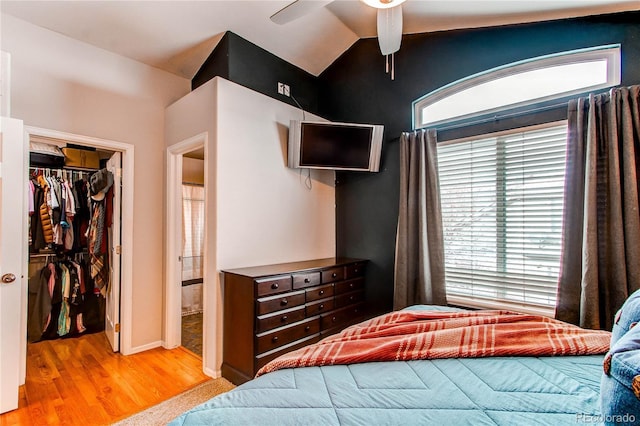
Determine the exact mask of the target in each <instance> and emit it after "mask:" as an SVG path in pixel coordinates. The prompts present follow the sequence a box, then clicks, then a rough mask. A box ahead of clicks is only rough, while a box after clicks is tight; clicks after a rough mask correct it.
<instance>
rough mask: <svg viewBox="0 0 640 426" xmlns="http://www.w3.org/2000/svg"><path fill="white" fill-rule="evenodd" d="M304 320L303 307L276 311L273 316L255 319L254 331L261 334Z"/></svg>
mask: <svg viewBox="0 0 640 426" xmlns="http://www.w3.org/2000/svg"><path fill="white" fill-rule="evenodd" d="M304 318H305V308H304V307H303V306H299V307H296V308H294V309H286V310H284V311H278V312H276V313H275V314H269V315H262V316H259V317H257V318H256V331H257V332H258V333H262V332H264V331H267V330H271V329H273V328H277V327H282V326H285V325H288V324H293V323H294V322H298V321H302V320H303V319H304Z"/></svg>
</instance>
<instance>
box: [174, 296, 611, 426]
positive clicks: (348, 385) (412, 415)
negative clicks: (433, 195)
mask: <svg viewBox="0 0 640 426" xmlns="http://www.w3.org/2000/svg"><path fill="white" fill-rule="evenodd" d="M414 309H415V308H414ZM602 361H603V355H583V356H558V357H489V358H454V359H434V360H412V361H393V362H369V363H361V364H349V365H331V366H321V367H305V368H290V369H283V370H278V371H275V372H272V373H268V374H265V375H263V376H260V377H258V378H256V379H254V380H251V381H249V382H247V383H244V384H243V385H241V386H239V387H237V388H235V389H234V390H232V391H230V392H227V393H225V394H222V395H219V396H217V397H215V398H213V399H211V400H210V401H208V402H206V403H204V404H201V405H199V406H197V407H195V408H193V409H191V410H189V411H188V412H186V413H184V414H183V415H181V416H180V417H178V418H177V419H175V420H174V421H173V422H172V423H171V424H172V425H205V424H206V425H414V424H426V425H430V424H433V425H446V424H450V425H465V424H466V425H520V424H522V425H530V424H536V425H553V426H556V425H563V424H566V425H570V424H572V425H575V424H576V423H584V422H589V421H590V422H593V421H594V420H593V419H594V418H596V416H598V415H599V412H600V411H599V406H598V405H599V402H598V398H599V385H600V377H601V374H602Z"/></svg>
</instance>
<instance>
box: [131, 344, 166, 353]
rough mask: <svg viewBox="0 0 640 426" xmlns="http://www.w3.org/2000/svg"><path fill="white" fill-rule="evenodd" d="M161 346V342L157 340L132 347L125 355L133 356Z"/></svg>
mask: <svg viewBox="0 0 640 426" xmlns="http://www.w3.org/2000/svg"><path fill="white" fill-rule="evenodd" d="M162 344H163V341H162V340H157V341H155V342H151V343H147V344H146V345H142V346H134V347H132V348H131V350H130V351H129V352H128V353H127V355H133V354H137V353H138V352H144V351H148V350H149V349H155V348H159V347H161V346H162Z"/></svg>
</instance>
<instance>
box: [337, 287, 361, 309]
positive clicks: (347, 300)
mask: <svg viewBox="0 0 640 426" xmlns="http://www.w3.org/2000/svg"><path fill="white" fill-rule="evenodd" d="M363 300H364V291H362V290H361V291H352V292H351V293H345V294H341V295H340V296H336V308H342V307H343V306H348V305H352V304H354V303H358V302H362V301H363Z"/></svg>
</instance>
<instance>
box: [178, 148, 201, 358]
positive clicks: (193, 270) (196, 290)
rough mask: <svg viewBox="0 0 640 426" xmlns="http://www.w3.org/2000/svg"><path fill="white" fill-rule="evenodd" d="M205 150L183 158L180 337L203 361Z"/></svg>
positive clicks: (182, 342) (185, 346) (193, 152)
mask: <svg viewBox="0 0 640 426" xmlns="http://www.w3.org/2000/svg"><path fill="white" fill-rule="evenodd" d="M205 222H206V216H205V188H204V147H202V148H199V149H197V150H195V151H190V152H188V153H185V154H184V155H183V156H182V280H181V285H182V287H181V292H180V298H181V315H182V319H181V328H180V331H181V337H180V341H181V344H182V346H183V347H184V348H186V349H188V350H189V351H191V352H193V353H195V354H196V355H198V356H200V357H202V322H203V321H202V318H203V312H204V304H203V297H202V296H203V281H204V280H203V264H204V226H205Z"/></svg>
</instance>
